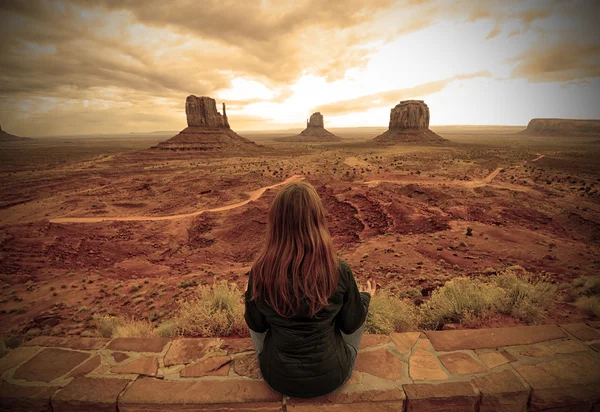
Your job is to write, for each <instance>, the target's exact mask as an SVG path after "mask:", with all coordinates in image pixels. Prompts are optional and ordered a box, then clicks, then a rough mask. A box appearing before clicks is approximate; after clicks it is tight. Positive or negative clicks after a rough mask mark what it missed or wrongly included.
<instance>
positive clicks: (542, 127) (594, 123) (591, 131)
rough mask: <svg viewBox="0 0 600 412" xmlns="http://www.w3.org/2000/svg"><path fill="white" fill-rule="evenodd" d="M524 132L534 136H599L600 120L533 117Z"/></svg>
mask: <svg viewBox="0 0 600 412" xmlns="http://www.w3.org/2000/svg"><path fill="white" fill-rule="evenodd" d="M520 133H523V134H527V135H532V136H578V137H585V136H598V135H600V120H593V119H588V120H584V119H531V121H530V122H529V124H528V125H527V129H525V130H523V131H522V132H520Z"/></svg>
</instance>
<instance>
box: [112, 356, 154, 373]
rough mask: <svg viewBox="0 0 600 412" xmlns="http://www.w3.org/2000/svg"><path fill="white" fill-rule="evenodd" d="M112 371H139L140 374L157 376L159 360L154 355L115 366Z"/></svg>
mask: <svg viewBox="0 0 600 412" xmlns="http://www.w3.org/2000/svg"><path fill="white" fill-rule="evenodd" d="M110 371H111V372H112V373H137V374H139V375H146V376H156V372H158V360H156V358H155V357H154V356H151V357H150V356H149V357H143V358H140V359H136V360H133V361H131V362H129V363H126V364H124V365H117V366H113V367H112V368H111V369H110Z"/></svg>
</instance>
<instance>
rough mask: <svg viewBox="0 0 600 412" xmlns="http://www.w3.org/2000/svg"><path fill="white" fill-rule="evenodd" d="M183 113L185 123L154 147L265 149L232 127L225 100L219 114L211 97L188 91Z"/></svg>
mask: <svg viewBox="0 0 600 412" xmlns="http://www.w3.org/2000/svg"><path fill="white" fill-rule="evenodd" d="M185 113H186V115H187V123H188V127H186V128H185V129H183V130H182V131H181V132H179V134H177V135H176V136H174V137H172V138H171V139H169V140H167V141H166V142H161V143H159V144H158V145H157V146H154V147H153V149H161V150H174V151H179V150H193V151H200V152H236V154H244V153H246V152H251V153H257V152H261V151H264V150H266V148H264V147H262V146H259V145H257V144H256V143H254V142H253V141H251V140H248V139H246V138H244V137H242V136H239V135H238V134H237V133H235V132H234V131H233V130H231V128H230V127H229V121H228V119H227V113H225V104H224V103H223V115H221V113H219V112H218V111H217V105H216V103H215V100H214V99H211V98H210V97H206V96H203V97H196V96H193V95H191V96H188V97H187V99H186V103H185Z"/></svg>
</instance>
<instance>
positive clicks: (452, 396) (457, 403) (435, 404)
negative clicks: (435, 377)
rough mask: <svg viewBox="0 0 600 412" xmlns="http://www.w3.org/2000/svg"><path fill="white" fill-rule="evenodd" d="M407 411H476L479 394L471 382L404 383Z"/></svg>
mask: <svg viewBox="0 0 600 412" xmlns="http://www.w3.org/2000/svg"><path fill="white" fill-rule="evenodd" d="M403 388H404V391H405V392H406V402H407V408H406V411H407V412H456V411H475V406H476V405H477V401H478V400H479V395H478V394H477V392H475V390H474V389H473V387H472V386H471V384H470V383H469V382H445V383H439V384H427V383H415V384H411V385H404V386H403Z"/></svg>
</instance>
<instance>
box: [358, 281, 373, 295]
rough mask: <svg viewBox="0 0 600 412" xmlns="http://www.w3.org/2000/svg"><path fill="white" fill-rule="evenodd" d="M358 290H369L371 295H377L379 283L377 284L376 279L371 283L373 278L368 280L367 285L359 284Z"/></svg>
mask: <svg viewBox="0 0 600 412" xmlns="http://www.w3.org/2000/svg"><path fill="white" fill-rule="evenodd" d="M358 291H359V292H367V293H368V294H369V295H371V296H375V292H376V291H377V285H376V284H375V281H373V282H372V283H371V280H370V279H369V280H367V285H366V286H364V287H363V286H362V285H358Z"/></svg>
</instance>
